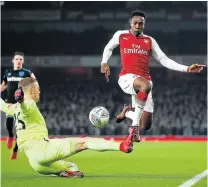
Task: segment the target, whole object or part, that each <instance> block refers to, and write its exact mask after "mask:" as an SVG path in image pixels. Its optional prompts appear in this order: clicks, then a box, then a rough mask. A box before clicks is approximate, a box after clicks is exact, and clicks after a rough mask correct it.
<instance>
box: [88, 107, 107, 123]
mask: <svg viewBox="0 0 208 187" xmlns="http://www.w3.org/2000/svg"><path fill="white" fill-rule="evenodd" d="M109 118H110V115H109V112H108V110H107V109H106V108H104V107H102V106H97V107H95V108H93V109H92V110H91V111H90V114H89V120H90V122H91V123H92V124H93V125H94V126H96V127H103V126H104V125H106V124H107V123H108V121H109Z"/></svg>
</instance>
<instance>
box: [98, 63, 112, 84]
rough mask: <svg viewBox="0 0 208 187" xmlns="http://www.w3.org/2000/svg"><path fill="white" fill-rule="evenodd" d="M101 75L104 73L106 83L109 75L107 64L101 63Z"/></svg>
mask: <svg viewBox="0 0 208 187" xmlns="http://www.w3.org/2000/svg"><path fill="white" fill-rule="evenodd" d="M100 71H101V73H105V78H106V80H107V82H108V81H109V75H110V68H109V66H108V64H106V63H103V64H101V70H100Z"/></svg>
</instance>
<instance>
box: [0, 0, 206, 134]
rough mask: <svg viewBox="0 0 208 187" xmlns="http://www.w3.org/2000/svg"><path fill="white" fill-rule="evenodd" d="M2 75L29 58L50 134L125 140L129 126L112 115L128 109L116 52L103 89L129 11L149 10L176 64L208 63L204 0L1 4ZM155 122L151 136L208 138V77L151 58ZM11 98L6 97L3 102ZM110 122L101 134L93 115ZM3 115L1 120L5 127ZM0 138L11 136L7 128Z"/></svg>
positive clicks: (153, 32)
mask: <svg viewBox="0 0 208 187" xmlns="http://www.w3.org/2000/svg"><path fill="white" fill-rule="evenodd" d="M1 5H2V6H1V19H2V20H1V24H2V25H1V45H2V46H1V55H2V58H1V71H2V75H3V73H4V71H5V69H6V68H8V67H12V63H11V58H12V54H13V53H14V52H15V51H22V52H24V53H25V55H26V57H25V64H24V67H25V68H29V69H31V70H32V71H33V72H34V74H35V75H36V77H37V79H38V81H39V83H40V86H41V101H40V103H39V107H40V110H41V112H42V114H43V116H44V117H45V119H46V123H47V127H48V129H49V134H51V135H83V134H88V135H124V134H125V135H126V134H128V125H130V124H131V121H130V120H126V121H125V122H123V123H121V124H116V123H115V116H116V114H118V113H119V112H120V111H121V110H122V107H123V104H124V103H126V104H130V96H128V95H126V94H125V93H123V92H122V90H121V89H120V88H119V86H118V84H117V80H118V76H117V74H118V73H119V70H120V62H119V61H120V59H119V58H120V57H119V48H118V49H116V50H114V53H113V55H112V57H111V59H110V61H109V65H110V67H111V72H112V75H111V77H110V82H109V83H106V81H105V79H104V76H103V75H102V74H101V73H100V62H101V57H102V52H103V49H104V47H105V45H106V44H107V42H108V41H109V39H110V38H111V37H112V35H113V33H114V32H116V31H117V30H124V29H128V28H129V25H128V18H129V14H130V13H131V11H132V10H135V9H140V10H143V11H145V12H146V14H147V20H146V29H145V34H147V35H150V36H152V37H154V38H155V39H156V40H157V42H158V43H159V45H160V47H161V48H162V50H163V51H164V52H165V53H166V54H167V55H168V56H169V57H170V58H172V59H174V60H176V61H177V62H178V63H181V64H186V65H190V64H192V63H202V64H206V63H207V59H206V55H207V25H206V24H207V10H206V2H1ZM150 72H151V75H152V79H153V83H154V88H153V97H154V101H155V112H154V124H153V125H152V129H151V130H150V131H148V132H144V134H146V135H189V136H191V135H206V134H207V71H206V70H205V71H204V72H203V73H202V74H200V75H198V74H197V75H193V74H187V73H180V72H174V71H171V70H168V69H166V68H164V67H162V66H161V65H160V64H159V63H157V62H156V61H154V60H153V59H151V62H150ZM5 94H6V93H3V94H2V97H5ZM98 105H101V106H104V107H106V108H107V109H108V110H109V112H110V116H111V120H110V122H109V124H108V125H106V126H105V128H103V129H99V128H95V127H93V126H92V125H91V124H90V122H89V120H88V114H89V112H90V110H91V109H92V108H93V107H95V106H98ZM4 120H5V119H4V115H2V120H1V122H2V123H4ZM1 127H2V134H3V135H7V132H6V128H5V125H4V124H2V125H1Z"/></svg>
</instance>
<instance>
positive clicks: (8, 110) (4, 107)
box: [0, 98, 16, 116]
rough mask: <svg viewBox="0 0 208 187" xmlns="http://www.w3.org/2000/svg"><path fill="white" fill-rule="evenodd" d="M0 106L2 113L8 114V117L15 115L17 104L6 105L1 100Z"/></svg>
mask: <svg viewBox="0 0 208 187" xmlns="http://www.w3.org/2000/svg"><path fill="white" fill-rule="evenodd" d="M0 104H1V106H0V107H1V111H2V112H4V113H6V114H7V115H11V116H13V115H14V113H15V109H16V105H15V104H9V103H5V101H4V100H3V99H1V98H0Z"/></svg>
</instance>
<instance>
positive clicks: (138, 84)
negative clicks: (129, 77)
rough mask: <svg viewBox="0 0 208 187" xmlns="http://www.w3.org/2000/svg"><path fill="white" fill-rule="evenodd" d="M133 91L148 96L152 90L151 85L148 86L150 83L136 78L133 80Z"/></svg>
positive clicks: (141, 78)
mask: <svg viewBox="0 0 208 187" xmlns="http://www.w3.org/2000/svg"><path fill="white" fill-rule="evenodd" d="M134 89H135V91H136V92H137V93H138V92H139V91H142V92H145V93H146V94H148V93H149V92H150V91H151V89H152V85H151V84H150V82H149V81H148V80H146V79H145V78H143V77H138V78H137V79H135V81H134Z"/></svg>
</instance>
